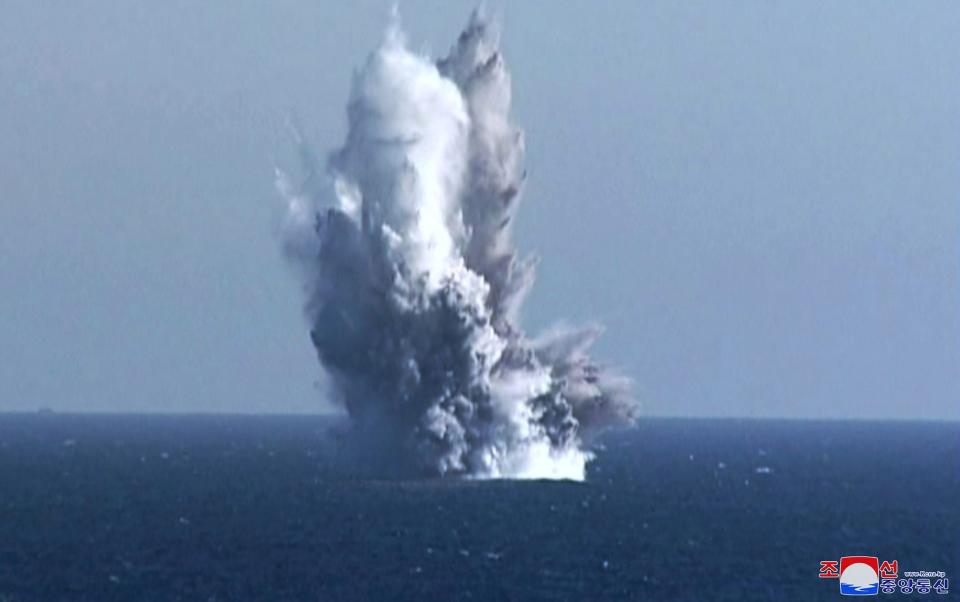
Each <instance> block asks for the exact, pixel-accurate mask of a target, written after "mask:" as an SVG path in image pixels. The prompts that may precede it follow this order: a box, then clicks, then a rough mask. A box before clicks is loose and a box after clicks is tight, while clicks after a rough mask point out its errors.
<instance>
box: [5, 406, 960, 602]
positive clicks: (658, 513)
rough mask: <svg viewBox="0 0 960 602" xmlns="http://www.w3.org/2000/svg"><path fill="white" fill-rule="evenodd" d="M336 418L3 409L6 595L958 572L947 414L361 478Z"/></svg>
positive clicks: (238, 595)
mask: <svg viewBox="0 0 960 602" xmlns="http://www.w3.org/2000/svg"><path fill="white" fill-rule="evenodd" d="M332 424H334V421H333V420H331V419H329V418H319V417H240V416H134V415H127V416H103V415H86V416H71V415H58V414H48V415H12V414H11V415H0V601H2V602H14V601H16V602H33V601H54V600H69V601H72V600H89V601H97V602H105V601H112V600H125V601H126V600H130V601H167V600H171V601H172V600H184V601H244V600H263V601H286V600H290V601H293V600H296V601H305V600H312V601H318V600H319V601H327V600H331V601H343V600H347V601H349V600H373V601H376V600H398V601H407V600H410V601H413V600H416V601H418V602H419V601H430V600H441V601H448V600H476V601H491V600H512V601H519V600H585V601H603V600H671V601H684V600H691V601H694V600H697V601H700V600H836V599H840V594H839V587H838V583H837V581H836V580H825V579H818V577H817V575H818V570H819V562H820V561H821V560H827V559H839V558H840V556H843V555H858V554H862V555H871V556H879V557H880V558H881V559H897V560H899V562H900V565H901V570H903V569H904V568H907V567H906V565H909V566H910V567H915V568H917V569H921V570H943V571H946V572H947V574H948V576H950V577H957V569H960V562H958V561H960V552H958V542H960V538H958V535H960V470H958V469H960V425H958V424H956V423H954V424H945V423H921V422H915V423H908V422H807V421H741V420H680V419H647V420H644V421H643V422H642V423H641V425H640V426H639V427H638V428H637V429H636V430H634V431H631V432H626V433H620V434H616V435H613V436H611V437H609V438H608V439H607V441H606V448H605V449H604V450H603V451H602V452H601V453H600V454H599V457H598V459H597V460H596V461H595V462H594V463H593V464H592V465H591V467H590V471H589V476H588V480H587V482H585V483H572V482H546V481H526V482H516V481H513V482H510V481H488V482H478V481H460V480H441V479H432V480H396V479H388V478H383V477H374V476H361V475H362V471H361V472H358V467H357V466H356V465H355V464H354V463H353V462H352V461H351V460H350V459H348V458H346V457H345V456H344V455H343V454H342V453H338V445H337V442H336V439H335V438H331V437H328V436H325V433H326V432H327V430H328V429H329V428H330V427H331V425H332ZM957 583H958V586H960V582H957ZM951 594H953V595H956V593H955V592H951ZM900 595H901V594H899V593H898V594H895V596H900ZM929 595H930V596H933V597H936V598H942V597H941V596H936V594H929ZM914 596H917V594H914Z"/></svg>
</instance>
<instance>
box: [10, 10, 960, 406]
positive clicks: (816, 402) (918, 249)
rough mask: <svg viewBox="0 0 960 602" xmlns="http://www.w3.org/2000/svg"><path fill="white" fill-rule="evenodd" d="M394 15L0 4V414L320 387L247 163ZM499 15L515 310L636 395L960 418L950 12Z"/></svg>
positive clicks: (266, 207) (337, 95) (258, 170)
mask: <svg viewBox="0 0 960 602" xmlns="http://www.w3.org/2000/svg"><path fill="white" fill-rule="evenodd" d="M389 4H390V2H379V1H378V2H349V3H347V2H327V3H316V2H297V3H295V2H269V3H267V2H256V3H254V2H230V3H227V2H206V3H198V2H192V1H191V2H186V1H182V2H162V3H160V2H83V3H65V2H52V1H50V2H47V1H38V0H29V1H24V2H4V5H3V9H2V13H3V17H2V18H0V410H32V409H35V408H37V407H39V406H49V407H52V408H54V409H57V410H63V411H67V410H109V411H116V410H125V411H178V412H182V411H243V412H262V411H284V412H287V411H326V410H329V409H330V406H328V405H327V404H325V402H324V401H323V399H322V394H321V391H320V390H319V389H318V388H317V386H316V383H317V382H318V381H320V380H321V379H322V376H321V372H320V369H319V367H318V365H317V362H316V360H315V359H314V356H313V350H312V347H311V345H310V343H309V340H308V336H307V326H306V324H305V321H304V320H303V319H302V315H301V311H300V308H301V295H300V291H299V290H298V285H297V281H296V279H295V278H294V276H293V274H292V273H291V272H290V270H289V269H288V268H287V266H286V265H285V264H284V261H283V258H282V256H281V253H280V251H279V244H278V241H277V236H276V225H277V222H278V220H279V216H280V213H281V202H280V200H279V198H278V197H277V195H276V194H275V193H274V191H273V167H274V165H275V164H280V165H284V166H287V167H292V166H294V164H295V163H294V156H293V152H292V143H291V142H290V140H289V138H288V136H287V134H286V132H285V130H284V128H283V123H284V119H285V116H286V115H288V114H290V113H296V114H297V115H298V116H299V119H300V122H301V123H302V124H303V126H304V129H305V130H306V131H307V132H308V133H309V134H310V136H311V137H312V138H313V139H314V140H316V141H317V143H318V144H319V145H320V146H321V147H322V148H325V149H326V148H332V147H334V146H337V145H339V144H340V142H341V140H342V137H343V134H344V131H345V108H344V107H345V100H346V96H347V92H348V89H349V80H350V75H351V73H352V71H353V69H354V68H355V67H356V66H358V65H359V64H360V63H361V62H362V61H363V60H364V58H365V56H366V54H367V52H368V51H369V50H370V49H371V48H373V47H374V46H375V45H376V44H377V42H378V40H379V38H380V34H381V31H382V29H383V26H384V24H385V21H386V15H387V13H388V8H389ZM471 6H472V5H471V4H470V3H457V4H454V3H451V2H447V1H440V0H435V1H431V2H413V1H408V0H405V1H404V2H403V3H402V6H401V9H402V14H403V20H404V23H405V26H406V29H407V30H408V32H409V34H410V39H411V42H412V44H413V45H414V46H415V47H418V48H423V49H424V50H425V51H430V52H432V53H434V54H437V53H445V52H446V51H447V49H448V48H449V46H450V44H451V43H452V42H453V41H454V40H455V38H456V35H457V34H458V33H459V30H460V27H461V25H462V24H463V23H464V22H465V20H466V18H467V15H468V13H469V10H470V8H471ZM493 6H494V7H498V6H499V7H500V9H501V11H500V12H501V13H502V14H503V16H504V25H505V30H504V47H505V51H506V56H507V60H508V62H509V64H510V65H511V68H512V71H513V75H514V92H515V104H516V117H517V121H518V122H519V123H520V124H521V125H522V126H523V127H524V129H525V130H526V132H527V145H528V166H529V179H528V187H527V189H526V198H525V205H524V207H523V209H522V210H521V213H520V216H519V218H518V222H517V236H518V238H519V242H520V246H521V247H522V248H523V249H524V250H527V251H536V252H537V253H538V254H540V255H541V256H542V260H543V261H542V263H541V268H540V280H539V282H538V286H537V288H536V289H535V291H534V293H533V295H532V296H531V298H530V300H529V301H528V303H527V310H526V315H525V317H524V320H525V324H526V326H527V327H528V329H529V330H530V331H532V332H535V331H536V330H538V329H541V328H544V327H547V326H549V325H550V324H552V323H554V322H556V321H566V322H571V323H578V322H583V321H591V320H597V321H600V322H602V323H605V324H606V325H607V333H606V335H605V336H604V338H603V339H602V340H601V342H600V344H599V346H598V349H599V355H600V356H601V358H602V359H603V360H604V361H605V362H607V363H610V364H615V365H619V366H620V367H621V368H622V369H623V371H625V372H626V373H627V374H629V375H630V376H632V377H633V378H634V379H635V380H636V383H637V392H638V395H640V397H641V398H642V399H643V400H644V402H645V406H646V410H647V411H648V412H649V413H651V414H678V415H720V416H803V417H862V418H873V417H911V418H912V417H916V418H951V419H958V418H960V119H958V113H957V111H958V107H960V67H958V65H960V42H958V40H957V32H958V31H960V5H958V4H956V3H953V2H941V3H935V2H928V3H895V2H870V3H866V2H859V3H858V2H844V3H836V2H829V3H826V2H825V3H813V2H806V1H803V2H800V1H798V2H792V3H781V2H767V1H763V2H760V1H758V2H750V3H731V2H724V3H714V2H704V3H693V2H674V1H670V2H662V3H660V2H656V3H654V2H634V1H632V0H631V1H623V2H596V3H594V2H590V3H588V2H576V3H574V2H569V3H556V2H524V3H522V4H521V3H516V4H505V5H504V4H500V5H497V4H496V3H494V4H493Z"/></svg>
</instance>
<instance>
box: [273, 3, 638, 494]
mask: <svg viewBox="0 0 960 602" xmlns="http://www.w3.org/2000/svg"><path fill="white" fill-rule="evenodd" d="M498 41H499V35H498V31H497V30H496V28H495V27H494V26H493V25H492V24H491V23H489V22H488V21H487V20H486V19H484V18H483V17H482V16H480V15H479V14H477V13H475V14H474V15H473V16H472V17H471V19H470V22H469V23H468V25H467V28H466V29H465V30H464V31H463V33H462V34H460V37H459V39H458V41H457V43H456V45H455V46H454V47H453V49H452V50H451V51H450V54H449V56H447V57H446V58H443V59H441V60H439V61H437V62H433V61H431V60H430V59H428V58H426V57H423V56H420V55H417V54H415V53H412V52H411V51H409V50H408V49H407V48H406V45H405V40H404V38H403V34H402V33H401V31H400V29H399V26H398V25H396V24H393V25H392V26H391V27H390V28H389V29H388V32H387V34H386V36H385V39H384V41H383V43H382V45H381V46H380V47H379V48H378V49H377V50H376V51H375V52H373V53H372V54H371V55H370V57H369V58H368V59H367V62H366V64H365V65H364V66H363V68H362V69H360V70H359V71H358V72H357V73H356V74H355V76H354V80H353V86H352V91H351V96H350V102H349V105H348V109H347V115H348V121H349V133H348V135H347V140H346V142H345V143H344V145H343V147H341V148H340V149H339V150H337V151H336V152H334V153H333V154H332V155H331V156H330V157H329V161H328V163H327V165H326V166H325V168H324V166H322V165H319V164H318V161H317V160H316V159H315V157H314V155H313V154H312V153H311V152H310V150H309V148H308V147H307V146H306V145H304V144H301V146H302V152H301V157H302V158H303V163H304V170H305V176H306V177H305V179H304V180H303V182H302V183H301V184H299V185H294V184H292V183H291V179H290V178H289V177H287V176H286V175H285V174H283V173H282V172H278V187H279V189H280V190H281V192H282V193H283V195H284V196H285V198H286V199H287V200H288V203H289V210H288V215H287V223H286V232H285V242H286V250H287V252H288V255H289V256H290V257H291V259H292V260H293V261H295V262H296V264H297V265H298V267H299V268H300V271H301V272H302V274H303V275H304V282H305V285H306V290H307V295H308V298H307V304H306V313H307V317H308V319H309V321H310V324H311V330H310V336H311V339H312V341H313V343H314V346H315V347H316V349H317V354H318V356H319V359H320V361H321V363H322V364H323V366H324V368H325V369H326V371H327V373H328V374H329V376H330V379H331V381H332V383H333V385H334V389H335V391H336V392H337V394H338V396H339V400H340V401H341V402H342V403H343V404H344V406H345V407H346V410H347V412H348V413H349V415H350V417H351V419H352V421H353V423H354V427H355V428H354V431H353V432H352V434H351V437H352V438H354V439H355V440H359V441H360V442H361V444H362V445H367V444H368V443H369V445H370V446H371V447H373V446H375V447H382V448H385V449H386V450H388V452H389V453H390V454H391V455H392V456H393V457H394V458H397V459H399V461H400V463H405V464H407V465H412V466H415V467H416V468H418V469H420V470H426V471H429V472H433V473H438V474H459V475H470V476H478V477H532V478H571V479H582V478H583V476H584V470H585V465H586V463H587V462H588V461H589V459H590V458H591V453H590V452H589V445H590V443H591V441H592V440H593V439H594V438H595V436H596V435H597V434H598V433H599V432H601V431H602V430H603V429H606V428H609V427H615V426H621V425H628V424H630V423H631V422H632V421H633V420H634V418H635V416H636V413H637V404H636V403H635V401H634V400H633V398H632V397H630V395H629V383H628V382H627V380H626V379H624V378H622V377H619V376H616V375H612V374H610V373H609V372H607V371H605V370H602V369H601V368H600V367H598V366H597V365H596V364H594V363H592V362H591V361H590V360H589V359H588V357H587V349H588V348H589V347H590V345H591V343H592V342H593V341H594V339H595V338H596V336H597V334H598V333H597V331H596V330H595V329H588V330H581V331H562V332H560V331H558V332H554V333H552V334H550V335H548V336H545V337H542V338H540V339H537V340H530V339H528V338H526V336H525V335H524V333H523V332H522V331H521V330H520V329H519V328H518V326H517V325H516V317H517V312H518V310H519V308H520V305H521V304H522V303H523V300H524V297H525V296H526V294H527V292H528V291H529V290H530V288H531V286H532V284H533V280H534V268H535V261H534V260H533V259H532V258H520V257H518V255H517V252H516V250H515V249H514V248H513V244H512V243H511V240H510V238H511V237H510V232H511V224H512V221H513V218H514V215H515V213H516V209H517V204H518V201H519V199H520V193H521V189H522V184H523V180H524V175H525V174H524V168H523V154H524V141H523V133H522V132H521V131H520V130H518V129H517V128H516V127H514V125H513V124H512V123H511V122H510V119H509V112H510V75H509V73H508V71H507V69H506V66H505V65H504V62H503V57H502V55H501V54H500V51H499V49H498ZM331 184H332V185H331ZM374 440H376V441H374Z"/></svg>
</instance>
